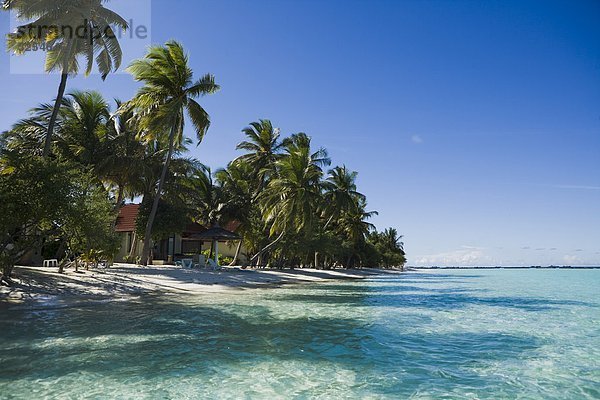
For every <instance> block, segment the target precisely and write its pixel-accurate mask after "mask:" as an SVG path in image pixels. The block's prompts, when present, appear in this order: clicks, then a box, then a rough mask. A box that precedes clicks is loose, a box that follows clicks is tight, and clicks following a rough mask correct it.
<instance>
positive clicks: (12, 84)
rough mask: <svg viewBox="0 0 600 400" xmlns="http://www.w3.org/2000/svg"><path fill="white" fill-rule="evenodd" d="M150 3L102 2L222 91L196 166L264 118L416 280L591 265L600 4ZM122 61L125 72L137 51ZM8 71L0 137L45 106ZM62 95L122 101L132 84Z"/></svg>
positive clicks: (599, 237) (599, 201)
mask: <svg viewBox="0 0 600 400" xmlns="http://www.w3.org/2000/svg"><path fill="white" fill-rule="evenodd" d="M149 3H150V0H127V1H125V0H113V1H111V2H110V3H109V5H110V6H111V7H113V8H114V9H116V10H118V11H119V12H120V13H121V14H122V15H123V16H125V17H126V18H127V19H129V17H131V18H133V19H134V22H135V24H147V25H149V28H151V34H152V36H151V41H152V42H153V43H162V42H164V41H166V40H168V39H171V38H175V39H177V40H179V41H181V42H182V43H183V44H184V45H185V46H186V48H187V49H188V51H189V53H190V58H191V65H192V66H193V68H194V70H195V72H196V74H197V75H200V74H203V73H205V72H211V73H213V74H215V76H216V79H217V81H218V83H220V84H221V86H222V90H221V92H220V93H218V94H217V95H214V96H211V97H208V98H205V99H203V100H202V102H203V105H204V106H205V108H206V109H207V110H208V111H209V113H210V114H211V117H212V122H213V124H212V127H211V129H210V131H209V135H208V136H207V138H206V140H205V141H204V142H203V143H202V144H201V145H200V146H199V147H198V148H197V149H194V150H193V154H194V155H195V156H196V157H197V158H198V159H200V160H201V161H202V162H204V163H206V164H208V165H211V166H212V167H215V168H216V167H220V166H223V165H225V164H226V162H227V161H229V160H231V159H232V158H234V157H235V156H236V155H237V154H238V153H236V151H235V145H236V144H237V143H238V142H239V141H240V140H241V139H242V136H241V133H240V131H241V129H242V128H243V127H244V126H246V125H247V124H248V123H249V122H251V121H254V120H257V119H259V118H269V119H271V120H272V121H273V123H274V124H275V125H276V126H278V127H280V128H281V129H282V131H283V133H285V134H291V133H295V132H300V131H302V132H306V133H308V134H309V135H311V136H312V137H313V140H314V142H315V144H317V145H319V146H325V147H327V148H328V149H329V151H330V154H331V156H332V158H333V160H334V163H335V164H344V163H345V164H346V165H347V166H348V167H350V168H352V169H355V170H358V171H359V173H360V175H359V185H360V188H361V190H362V191H363V192H364V193H365V194H367V196H368V198H369V201H370V208H371V209H374V210H378V211H379V212H380V215H379V216H378V217H377V218H375V219H374V222H375V224H376V225H377V226H378V227H380V228H385V227H388V226H393V227H396V228H397V229H398V230H399V231H400V232H401V233H403V234H404V235H405V242H406V249H407V251H408V253H409V262H410V264H412V265H432V264H434V265H444V264H451V265H455V264H460V265H476V264H485V265H496V264H509V265H531V264H535V265H538V264H540V265H545V264H570V265H578V264H596V265H598V264H600V39H598V38H600V23H598V21H600V3H599V2H597V1H583V0H581V1H574V2H566V1H559V2H554V1H498V2H495V1H485V2H475V1H383V0H378V1H356V0H350V1H333V0H330V1H289V0H267V1H258V0H257V1H252V2H248V1H233V0H225V1H192V0H169V1H167V0H154V1H152V2H151V3H152V6H151V7H150V6H149ZM140 4H141V5H142V6H143V7H140ZM136 7H137V9H136ZM150 11H151V14H150ZM150 15H151V20H150ZM0 21H1V22H0V23H2V26H3V27H4V29H5V31H8V30H9V17H8V15H7V14H5V13H4V14H2V15H1V20H0ZM136 46H137V47H136ZM127 48H128V50H127V51H126V53H125V57H124V58H125V60H126V62H125V63H127V62H128V61H129V60H131V59H133V58H135V57H137V56H139V55H141V54H142V53H143V45H142V43H141V42H140V43H133V45H131V43H130V44H129V45H128V47H127ZM31 62H33V61H31ZM31 65H36V67H37V64H35V63H33V64H31ZM31 65H30V66H31ZM15 66H17V67H15ZM39 68H41V65H40V66H39ZM19 69H20V70H21V71H19ZM34 71H35V70H34ZM17 72H23V69H22V67H20V66H19V64H13V68H12V70H11V68H10V56H9V55H8V54H6V53H5V54H3V55H2V57H1V60H0V87H1V88H2V90H1V91H0V129H1V130H5V129H8V128H9V127H10V126H11V124H12V123H13V122H14V121H15V120H16V119H18V118H21V117H24V116H25V115H26V111H27V109H29V108H31V107H32V106H34V105H36V103H38V102H41V101H49V100H51V99H52V98H53V96H55V92H56V88H57V85H58V77H57V76H48V75H44V74H41V73H38V74H35V73H34V74H18V73H17ZM27 72H30V71H27ZM68 88H69V89H76V88H77V89H84V88H89V89H97V90H100V91H101V92H102V93H104V94H105V96H106V97H107V98H112V97H118V98H121V99H127V98H129V97H131V96H132V95H133V94H134V92H135V90H136V88H137V85H136V84H135V83H134V82H133V81H132V79H131V78H130V77H129V76H128V75H127V74H124V73H121V74H117V75H113V76H110V77H109V78H108V79H107V81H106V82H104V83H103V82H102V81H101V80H100V78H99V77H98V76H94V75H92V76H91V77H89V78H87V79H84V78H77V79H74V80H72V81H70V83H69V87H68Z"/></svg>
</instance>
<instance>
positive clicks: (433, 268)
mask: <svg viewBox="0 0 600 400" xmlns="http://www.w3.org/2000/svg"><path fill="white" fill-rule="evenodd" d="M418 269H428V270H429V269H431V270H437V269H600V266H589V267H583V266H575V267H572V266H554V265H551V266H548V267H542V266H531V267H502V266H500V267H408V268H407V270H418Z"/></svg>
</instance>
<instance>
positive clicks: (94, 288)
mask: <svg viewBox="0 0 600 400" xmlns="http://www.w3.org/2000/svg"><path fill="white" fill-rule="evenodd" d="M394 273H400V271H398V270H377V269H360V270H356V269H355V270H315V269H295V270H289V269H288V270H269V269H259V270H255V269H241V268H239V267H224V268H222V269H221V270H219V271H212V270H199V269H182V268H181V267H174V266H152V267H139V266H134V265H129V264H116V265H114V266H112V267H110V268H98V269H93V270H89V271H86V270H80V271H79V272H75V271H74V270H67V271H65V273H64V274H59V273H58V272H57V269H56V268H34V267H16V268H15V271H14V274H13V275H14V278H13V279H14V281H15V285H14V286H12V287H2V288H0V307H2V308H6V307H11V306H18V305H26V306H35V305H42V304H53V305H58V304H60V303H61V302H65V303H69V304H70V303H72V301H73V300H77V299H79V300H85V301H89V300H97V301H110V300H124V299H127V298H128V297H131V296H140V295H144V294H161V293H180V294H185V293H187V294H192V295H194V294H195V295H203V294H210V293H223V292H228V293H235V292H238V293H242V292H244V291H247V290H252V289H257V288H266V287H272V286H282V285H286V284H298V283H311V282H312V283H315V282H323V281H329V280H339V279H365V278H368V277H371V276H376V275H381V274H394Z"/></svg>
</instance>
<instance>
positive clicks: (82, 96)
mask: <svg viewBox="0 0 600 400" xmlns="http://www.w3.org/2000/svg"><path fill="white" fill-rule="evenodd" d="M59 113H60V115H61V120H62V128H61V131H60V137H59V140H57V141H56V147H57V150H58V151H59V153H60V154H61V155H63V157H66V158H68V159H70V160H72V161H75V162H77V163H79V164H81V165H83V166H86V167H90V168H91V169H94V170H95V171H94V172H96V173H97V172H98V171H97V170H96V167H97V165H98V163H99V162H100V161H101V160H102V159H103V158H104V156H105V154H106V153H108V152H107V151H106V142H107V141H108V139H109V138H108V136H107V135H108V125H109V121H110V107H109V105H108V103H107V102H106V100H104V98H103V97H102V95H101V94H100V93H98V92H94V91H89V92H80V91H75V92H72V93H69V94H68V95H67V96H66V97H65V98H64V100H63V104H62V107H61V109H60V110H59Z"/></svg>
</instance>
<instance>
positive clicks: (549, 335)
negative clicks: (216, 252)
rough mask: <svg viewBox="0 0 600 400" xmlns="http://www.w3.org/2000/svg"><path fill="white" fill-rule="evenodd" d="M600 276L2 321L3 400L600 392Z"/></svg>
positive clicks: (76, 310)
mask: <svg viewBox="0 0 600 400" xmlns="http://www.w3.org/2000/svg"><path fill="white" fill-rule="evenodd" d="M599 285H600V271H514V270H511V271H484V272H481V273H479V272H478V274H477V275H474V274H472V273H471V274H469V273H468V272H465V271H455V272H453V273H444V274H437V273H409V274H406V275H403V276H400V277H398V276H390V277H379V278H375V279H372V280H369V281H368V282H350V283H349V282H347V281H344V282H340V283H331V282H329V283H325V284H316V285H306V286H304V285H303V286H291V287H286V288H281V289H266V290H256V291H253V292H251V293H247V294H244V295H211V296H202V297H189V296H179V295H177V296H174V295H170V296H161V297H144V298H141V299H138V300H137V301H133V302H119V303H110V304H109V303H104V304H90V305H87V306H85V305H84V306H82V305H81V304H77V306H76V307H72V308H61V309H48V310H37V311H26V310H9V311H1V312H0V322H1V324H2V330H1V331H0V337H1V338H2V339H3V340H2V342H3V347H2V350H1V352H0V361H1V363H0V393H1V395H0V397H3V396H5V397H7V398H27V399H29V398H37V397H48V398H59V397H61V396H64V395H66V396H67V397H71V398H99V397H100V398H127V397H135V398H185V397H189V398H236V397H239V396H240V394H242V393H243V394H246V395H247V396H248V397H249V398H268V397H293V396H296V397H300V398H302V397H306V398H369V397H370V398H405V397H410V396H413V397H414V398H432V397H434V398H440V397H444V396H447V397H448V398H457V397H458V398H490V399H492V398H493V399H497V398H514V397H517V396H519V395H521V396H523V397H526V398H557V399H558V398H561V399H562V398H598V397H599V396H600V391H599V389H598V382H599V381H600V373H599V371H600V351H599V350H598V349H599V348H600V331H599V328H598V327H599V326H600V324H599V322H600V308H599V304H598V302H599V299H598V295H597V294H596V292H597V288H598V287H599Z"/></svg>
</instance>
